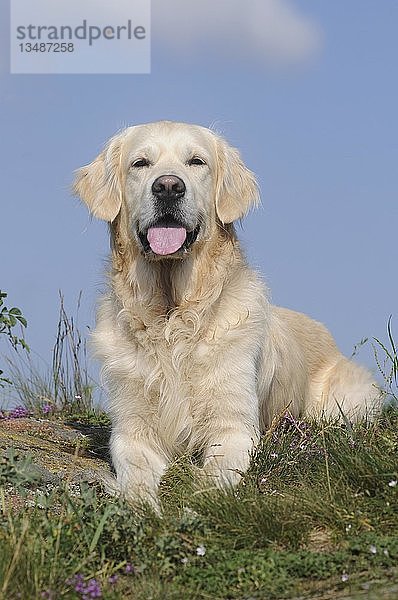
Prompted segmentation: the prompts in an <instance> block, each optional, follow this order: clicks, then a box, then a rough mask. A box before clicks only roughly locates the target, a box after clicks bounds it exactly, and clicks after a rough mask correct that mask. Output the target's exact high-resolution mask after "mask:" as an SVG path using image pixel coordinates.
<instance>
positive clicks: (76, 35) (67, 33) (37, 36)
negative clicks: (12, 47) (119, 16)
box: [17, 19, 146, 46]
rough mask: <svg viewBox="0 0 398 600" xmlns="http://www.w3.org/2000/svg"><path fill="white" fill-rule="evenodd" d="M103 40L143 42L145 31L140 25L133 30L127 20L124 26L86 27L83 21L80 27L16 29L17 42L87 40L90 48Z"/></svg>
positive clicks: (28, 26) (41, 26)
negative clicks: (134, 40) (97, 41)
mask: <svg viewBox="0 0 398 600" xmlns="http://www.w3.org/2000/svg"><path fill="white" fill-rule="evenodd" d="M101 38H102V39H105V40H121V39H127V40H132V39H136V40H144V39H145V38H146V30H145V27H143V26H142V25H138V26H136V27H134V28H133V24H132V21H131V20H130V19H129V20H128V21H127V24H126V25H116V26H112V25H105V26H104V27H98V25H88V24H87V20H86V19H84V20H83V22H82V24H81V25H78V26H77V27H71V26H70V25H59V26H56V25H20V26H18V27H17V39H18V40H48V41H50V40H51V41H52V40H86V41H87V40H88V43H89V45H90V46H92V44H93V42H95V41H96V40H99V39H101Z"/></svg>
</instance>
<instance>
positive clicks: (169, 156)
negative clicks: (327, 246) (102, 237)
mask: <svg viewBox="0 0 398 600" xmlns="http://www.w3.org/2000/svg"><path fill="white" fill-rule="evenodd" d="M74 192H75V193H76V195H78V196H80V197H81V198H82V199H83V200H84V201H85V202H86V204H87V205H88V207H89V209H90V211H91V212H92V213H93V214H94V215H95V216H96V217H98V218H100V219H104V220H106V221H109V222H113V221H114V220H115V219H116V217H117V216H118V215H119V213H120V214H122V213H123V222H124V223H127V224H128V227H129V229H130V231H129V237H130V239H131V240H132V241H133V243H135V244H136V245H137V246H138V248H139V249H140V251H141V252H142V253H143V254H144V255H145V256H146V257H147V258H149V259H159V258H183V257H184V256H185V255H186V254H187V252H188V251H189V250H190V249H191V248H192V247H193V246H194V245H195V244H197V245H198V244H199V243H200V242H205V241H206V240H209V239H211V238H212V237H213V235H214V231H215V229H216V228H217V226H218V227H222V226H223V225H225V224H228V223H232V222H233V221H235V220H237V219H240V218H241V217H243V216H244V215H245V214H246V212H247V211H248V210H249V208H250V206H251V205H252V204H255V203H256V202H257V201H258V189H257V184H256V180H255V178H254V175H253V174H252V173H251V172H250V171H249V170H248V169H247V168H246V167H245V165H244V164H243V162H242V160H241V158H240V156H239V153H238V151H237V150H235V149H234V148H231V147H230V146H229V145H228V144H227V143H226V142H225V141H224V140H223V139H222V138H220V137H219V136H217V135H216V134H214V133H213V132H211V131H210V130H209V129H206V128H204V127H200V126H197V125H188V124H183V123H174V122H170V121H160V122H157V123H150V124H147V125H138V126H135V127H129V128H128V129H126V130H125V131H123V132H122V133H120V134H118V135H116V136H115V137H113V138H112V139H111V140H110V141H109V142H108V144H107V146H106V148H105V149H104V151H103V152H101V154H100V155H99V156H98V157H97V158H96V159H95V160H94V161H93V162H92V163H90V164H89V165H87V166H85V167H82V168H81V169H79V170H78V171H77V174H76V180H75V184H74Z"/></svg>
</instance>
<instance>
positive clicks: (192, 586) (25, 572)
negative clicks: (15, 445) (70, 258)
mask: <svg viewBox="0 0 398 600" xmlns="http://www.w3.org/2000/svg"><path fill="white" fill-rule="evenodd" d="M60 316H61V319H60V327H59V330H58V342H57V345H56V348H55V351H54V357H53V369H52V372H51V374H50V376H49V377H48V378H47V380H46V381H45V382H43V379H42V378H41V377H40V376H38V375H37V373H34V375H33V376H30V377H27V378H24V375H23V373H22V372H21V371H18V370H15V369H14V371H13V372H12V376H13V382H14V389H15V391H16V393H17V394H18V395H19V399H20V401H21V402H24V404H25V407H26V408H25V413H24V410H23V409H17V410H16V411H14V412H13V413H12V414H10V413H7V414H4V413H3V415H1V414H0V418H1V417H3V418H4V417H7V418H10V417H14V418H18V417H21V416H26V413H29V412H33V413H35V415H36V416H40V417H41V418H43V417H45V418H50V419H52V420H56V421H57V422H59V423H61V422H62V420H63V419H64V420H68V421H69V422H70V421H71V418H72V416H73V415H75V418H76V413H78V414H77V417H78V420H79V421H80V422H81V421H82V419H86V420H87V422H88V423H89V424H91V425H92V424H99V425H100V424H103V423H106V416H104V415H103V414H98V412H97V411H95V410H93V406H92V399H91V392H92V387H91V382H90V380H89V379H88V377H87V372H86V370H85V369H83V371H82V369H81V367H80V365H81V353H82V352H83V353H84V343H83V342H82V339H81V337H80V335H79V334H78V332H77V330H76V329H75V327H74V324H73V322H71V321H70V320H69V319H68V317H67V316H66V314H65V311H64V310H63V307H62V306H61V315H60ZM388 333H389V342H390V346H389V347H388V348H387V346H382V345H380V348H381V350H382V352H383V356H384V358H383V361H382V360H381V359H380V360H379V364H380V363H381V362H383V369H384V376H385V381H386V387H387V389H388V391H389V392H390V393H393V394H394V393H395V395H396V383H397V372H398V368H397V366H398V361H397V352H396V348H395V346H394V342H393V339H392V334H391V329H390V324H389V330H388ZM390 334H391V335H390ZM71 399H72V400H71ZM18 411H19V412H18ZM72 420H73V419H72ZM397 426H398V411H397V409H393V408H390V409H389V410H386V412H385V413H384V414H383V415H382V416H381V417H380V418H379V420H378V421H377V422H375V423H373V424H371V425H368V426H366V424H360V425H357V426H351V425H350V424H349V423H348V422H347V423H345V424H343V425H341V424H340V425H339V424H336V423H333V422H323V423H320V424H319V423H318V424H315V423H310V422H302V421H296V420H294V419H293V418H292V417H291V416H290V415H289V413H286V414H284V415H281V416H280V418H279V419H278V420H277V421H276V422H275V423H274V425H273V427H272V428H271V430H270V431H269V432H268V433H267V434H266V435H265V436H264V438H263V440H262V443H261V445H260V447H259V448H258V451H257V452H256V455H255V456H253V460H252V464H251V468H250V470H249V471H248V473H247V474H246V476H245V477H244V479H243V480H242V483H241V485H240V486H239V487H238V488H237V489H236V490H231V491H229V492H228V493H221V492H220V491H217V490H215V489H211V488H209V487H208V488H207V489H206V486H205V485H204V484H203V482H201V483H200V484H199V483H198V477H197V472H196V471H195V467H194V466H193V465H191V464H190V462H189V460H188V459H181V460H179V461H176V462H175V464H174V465H173V466H172V468H170V469H169V471H168V473H167V474H166V476H165V478H164V480H163V481H162V483H161V487H160V497H161V504H162V513H161V515H158V514H155V513H154V512H153V511H152V510H151V509H150V508H149V507H146V506H130V505H127V504H126V503H125V502H122V501H120V500H118V499H117V498H112V497H109V496H108V495H107V494H106V493H105V492H104V491H103V490H102V489H101V487H100V486H99V485H97V484H96V485H88V484H86V483H84V482H82V483H81V485H80V486H74V487H73V488H71V487H70V486H68V484H67V482H61V483H59V484H57V485H55V486H52V487H51V488H50V489H49V490H47V491H46V489H45V488H44V489H43V488H42V487H40V486H39V485H38V481H37V479H36V478H37V473H36V471H35V469H34V468H32V465H31V464H30V462H29V459H27V458H26V457H20V458H19V459H18V456H15V455H14V454H13V453H12V452H11V453H10V452H6V453H5V454H3V456H1V455H0V598H1V599H4V600H13V599H14V598H15V599H17V598H22V599H23V600H29V599H36V598H47V599H53V600H56V599H59V598H71V599H88V598H99V597H102V598H109V599H118V598H120V599H121V598H123V599H124V598H126V599H129V598H131V599H137V600H141V599H142V600H150V599H154V600H157V599H163V598H164V599H167V600H168V599H176V600H179V599H182V600H184V599H188V600H191V599H192V600H196V599H198V600H199V599H203V600H204V599H220V600H226V599H233V598H236V599H240V600H243V599H247V600H250V599H267V600H274V599H275V600H276V599H283V598H290V599H293V598H294V599H296V600H298V599H303V598H318V599H324V600H331V599H333V600H334V599H338V598H345V599H346V600H348V599H351V600H356V599H360V598H364V597H366V598H370V599H372V598H374V599H375V600H376V599H377V600H378V599H386V600H387V599H391V600H392V599H395V598H397V597H398V585H397V584H396V581H397V580H398V536H397V535H396V529H397V524H398V459H397V451H398V427H397ZM38 489H40V490H41V491H39V492H38V493H36V494H35V493H33V494H32V491H35V490H36V491H37V490H38ZM16 497H17V498H18V499H19V501H18V502H16V501H15V499H16Z"/></svg>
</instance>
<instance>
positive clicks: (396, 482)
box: [388, 479, 398, 487]
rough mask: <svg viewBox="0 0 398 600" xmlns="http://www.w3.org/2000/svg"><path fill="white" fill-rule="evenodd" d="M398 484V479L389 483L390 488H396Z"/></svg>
mask: <svg viewBox="0 0 398 600" xmlns="http://www.w3.org/2000/svg"><path fill="white" fill-rule="evenodd" d="M397 484H398V481H397V480H396V479H391V481H390V482H389V484H388V485H389V486H390V487H395V486H396V485H397Z"/></svg>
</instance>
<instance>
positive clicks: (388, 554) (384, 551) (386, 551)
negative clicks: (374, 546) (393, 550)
mask: <svg viewBox="0 0 398 600" xmlns="http://www.w3.org/2000/svg"><path fill="white" fill-rule="evenodd" d="M383 554H384V556H390V553H389V551H388V550H387V548H384V550H383Z"/></svg>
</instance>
